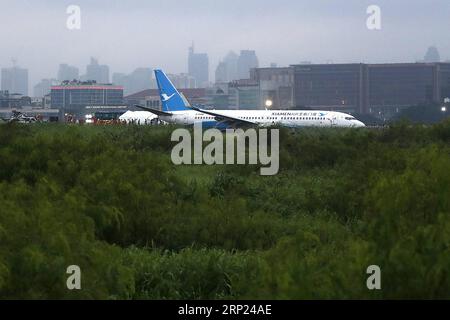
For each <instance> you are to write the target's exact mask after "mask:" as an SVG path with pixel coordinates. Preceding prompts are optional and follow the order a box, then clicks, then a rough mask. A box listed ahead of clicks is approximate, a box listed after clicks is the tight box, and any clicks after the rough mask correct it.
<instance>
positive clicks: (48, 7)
mask: <svg viewBox="0 0 450 320" xmlns="http://www.w3.org/2000/svg"><path fill="white" fill-rule="evenodd" d="M371 4H375V5H378V6H380V7H381V14H382V30H381V31H370V30H368V29H367V27H366V20H367V17H368V15H367V14H366V10H367V7H368V6H369V5H371ZM69 5H78V6H80V8H81V30H75V31H73V30H72V31H71V30H68V29H67V28H66V20H67V18H68V16H69V15H68V14H67V13H66V9H67V7H68V6H69ZM0 27H1V40H0V67H4V66H10V65H11V64H12V62H11V58H12V57H15V58H16V59H17V60H18V64H19V65H20V66H22V67H26V68H28V69H29V74H30V89H31V88H32V86H33V85H34V84H36V83H37V82H38V81H39V80H40V79H42V78H51V77H56V73H57V69H58V65H59V63H62V62H64V63H69V64H72V65H76V66H78V67H79V68H80V72H81V73H84V72H85V66H86V64H88V63H89V57H90V56H94V57H97V58H98V59H99V60H100V63H102V64H108V65H109V66H110V71H111V74H112V73H113V72H125V73H129V72H131V71H132V70H133V69H134V68H136V67H159V68H163V69H165V70H166V71H167V72H170V73H179V72H186V70H187V48H188V47H189V46H190V43H191V41H193V40H194V41H195V45H196V49H197V51H199V52H207V53H208V54H209V57H210V71H211V75H213V74H214V70H215V68H216V66H217V63H218V62H219V60H220V59H221V58H222V57H223V56H225V55H226V54H227V52H228V51H229V50H234V51H236V52H238V51H239V50H241V49H254V50H256V51H257V55H258V57H259V59H260V64H261V66H267V65H269V64H270V63H271V62H276V63H278V65H281V66H287V65H289V64H295V63H299V62H300V61H305V60H308V61H312V62H315V63H325V62H327V61H333V62H414V61H417V60H420V59H422V58H423V56H424V54H425V51H426V49H427V47H428V46H430V45H435V46H437V47H438V49H439V51H440V54H441V57H442V58H443V60H445V59H450V33H449V31H450V0H371V1H367V0H311V1H306V0H304V1H303V0H146V1H144V0H71V1H66V0H0Z"/></svg>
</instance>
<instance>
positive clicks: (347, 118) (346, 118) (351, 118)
mask: <svg viewBox="0 0 450 320" xmlns="http://www.w3.org/2000/svg"><path fill="white" fill-rule="evenodd" d="M345 120H356V119H355V118H354V117H345Z"/></svg>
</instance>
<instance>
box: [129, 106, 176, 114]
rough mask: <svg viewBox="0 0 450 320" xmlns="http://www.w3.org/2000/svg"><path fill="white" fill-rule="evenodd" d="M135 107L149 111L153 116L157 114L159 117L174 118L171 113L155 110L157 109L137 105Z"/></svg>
mask: <svg viewBox="0 0 450 320" xmlns="http://www.w3.org/2000/svg"><path fill="white" fill-rule="evenodd" d="M134 106H135V107H136V108H139V109H142V110H144V111H148V112H151V113H153V114H156V115H157V116H166V117H170V116H172V114H171V113H168V112H164V111H160V110H155V109H152V108H147V107H143V106H140V105H138V104H135V105H134Z"/></svg>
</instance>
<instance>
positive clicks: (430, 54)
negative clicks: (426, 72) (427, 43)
mask: <svg viewBox="0 0 450 320" xmlns="http://www.w3.org/2000/svg"><path fill="white" fill-rule="evenodd" d="M423 60H424V61H425V62H427V63H433V62H441V56H440V55H439V51H438V49H437V48H436V47H434V46H432V47H429V48H428V50H427V53H426V54H425V57H424V58H423Z"/></svg>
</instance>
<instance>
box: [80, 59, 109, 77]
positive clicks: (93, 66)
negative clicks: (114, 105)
mask: <svg viewBox="0 0 450 320" xmlns="http://www.w3.org/2000/svg"><path fill="white" fill-rule="evenodd" d="M85 80H94V81H96V82H97V83H109V67H108V66H107V65H100V64H99V63H98V60H97V59H95V58H91V63H90V64H89V65H87V67H86V75H85Z"/></svg>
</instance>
